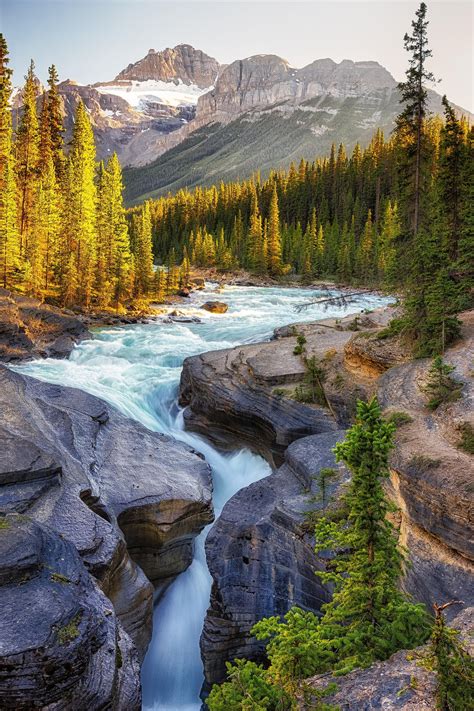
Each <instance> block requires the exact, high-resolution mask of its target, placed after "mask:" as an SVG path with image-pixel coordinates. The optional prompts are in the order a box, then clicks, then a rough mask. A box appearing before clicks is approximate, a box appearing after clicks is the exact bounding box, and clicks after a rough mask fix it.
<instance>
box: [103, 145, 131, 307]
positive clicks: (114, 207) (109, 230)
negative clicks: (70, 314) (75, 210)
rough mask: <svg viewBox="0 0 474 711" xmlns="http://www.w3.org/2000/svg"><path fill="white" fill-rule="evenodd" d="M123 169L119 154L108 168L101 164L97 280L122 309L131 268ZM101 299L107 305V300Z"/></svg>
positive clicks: (113, 157)
mask: <svg viewBox="0 0 474 711" xmlns="http://www.w3.org/2000/svg"><path fill="white" fill-rule="evenodd" d="M122 193H123V184H122V169H121V167H120V163H119V161H118V158H117V155H116V153H114V154H113V155H112V156H111V158H110V159H109V161H108V163H107V167H106V168H105V167H104V165H103V163H101V165H100V166H99V176H98V182H97V263H98V267H97V281H98V284H99V287H98V291H99V292H100V291H101V290H104V289H105V290H106V291H107V292H108V293H109V294H110V300H111V299H113V300H114V302H115V307H116V308H118V306H119V303H120V301H121V299H123V297H124V296H125V295H126V294H127V287H128V282H129V279H128V277H129V270H130V256H131V255H130V240H129V235H128V225H127V220H126V217H125V208H124V205H123V196H122ZM101 301H102V302H103V305H104V306H107V305H108V303H107V300H106V299H104V296H102V299H101Z"/></svg>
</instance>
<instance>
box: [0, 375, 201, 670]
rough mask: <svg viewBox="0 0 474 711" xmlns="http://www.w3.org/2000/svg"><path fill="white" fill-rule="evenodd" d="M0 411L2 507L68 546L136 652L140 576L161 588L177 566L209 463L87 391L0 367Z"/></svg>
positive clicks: (194, 527)
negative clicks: (24, 516) (52, 533)
mask: <svg viewBox="0 0 474 711" xmlns="http://www.w3.org/2000/svg"><path fill="white" fill-rule="evenodd" d="M0 409H1V412H2V420H1V422H0V443H1V445H2V446H1V448H0V503H1V512H3V513H5V512H22V513H27V514H28V516H30V517H31V518H33V519H34V520H35V521H37V522H38V523H40V524H42V525H46V526H48V527H50V528H51V529H53V530H54V531H56V532H57V533H58V534H60V535H61V536H63V537H64V538H65V539H66V540H68V541H70V542H71V543H72V544H74V546H75V548H76V549H77V551H78V552H79V554H80V555H81V558H82V560H83V561H84V564H85V565H86V567H87V569H88V571H89V572H90V573H91V574H92V575H93V576H94V577H95V578H96V579H97V581H98V583H99V585H100V587H101V589H102V590H103V591H104V592H105V594H106V595H107V596H108V597H109V598H110V599H111V601H112V602H113V603H114V606H115V608H116V611H117V615H118V617H119V619H120V620H121V622H122V623H123V626H124V628H125V630H126V631H127V632H128V633H129V635H130V636H131V638H132V640H133V641H134V643H135V644H136V646H137V648H138V650H139V653H140V655H141V656H143V654H144V652H145V650H146V647H147V644H148V641H149V638H150V633H151V616H152V594H153V588H152V585H151V584H150V582H149V580H151V581H152V582H153V583H154V584H155V585H157V586H160V587H161V588H163V587H164V586H166V585H167V584H169V582H170V581H171V580H172V579H173V578H174V577H175V576H176V575H177V574H178V573H180V572H181V571H182V570H184V569H185V568H186V567H187V566H188V565H189V563H190V562H191V559H192V548H193V539H194V537H195V536H196V534H197V533H198V532H199V531H200V530H201V529H202V528H203V527H204V526H205V525H206V524H207V523H209V522H210V521H211V520H212V505H211V478H210V470H209V467H208V465H207V464H206V463H205V462H204V461H203V459H202V458H201V457H200V456H198V455H196V453H195V452H194V451H193V450H191V449H190V448H189V447H187V446H186V445H184V444H182V443H179V442H176V441H174V440H172V439H171V438H169V437H167V436H165V435H161V434H158V433H155V432H151V431H149V430H147V429H146V428H145V427H143V426H142V425H140V424H139V423H138V422H135V421H133V420H129V419H128V418H126V417H124V416H123V415H121V414H120V413H119V412H117V411H116V410H115V409H114V408H113V407H110V406H109V405H107V404H106V403H105V402H103V401H101V400H99V399H98V398H96V397H94V396H92V395H88V394H87V393H84V392H82V391H80V390H75V389H73V388H67V387H62V386H59V385H52V384H49V383H42V382H40V381H37V380H35V379H33V378H30V377H27V376H23V375H20V374H18V373H14V372H12V371H10V370H8V369H7V368H5V367H1V366H0ZM143 571H144V572H145V574H146V575H147V577H148V579H147V578H146V577H145V574H144V572H143Z"/></svg>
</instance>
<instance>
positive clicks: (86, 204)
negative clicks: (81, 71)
mask: <svg viewBox="0 0 474 711" xmlns="http://www.w3.org/2000/svg"><path fill="white" fill-rule="evenodd" d="M64 202H65V205H66V212H65V215H64V230H65V232H66V235H67V240H66V242H65V244H63V249H66V255H68V254H69V253H70V251H72V252H73V254H74V257H75V271H76V274H77V277H76V283H77V285H78V290H77V294H76V298H77V301H78V303H79V304H82V305H84V306H85V308H89V306H90V303H91V299H92V294H93V287H94V279H95V266H96V228H97V225H96V185H95V145H94V136H93V133H92V127H91V124H90V121H89V117H88V116H87V112H86V109H85V107H84V104H83V103H82V101H80V102H79V104H78V106H77V110H76V116H75V122H74V132H73V137H72V145H71V151H70V154H69V175H68V184H67V192H66V195H65V199H64ZM66 259H67V256H66ZM68 271H70V267H68Z"/></svg>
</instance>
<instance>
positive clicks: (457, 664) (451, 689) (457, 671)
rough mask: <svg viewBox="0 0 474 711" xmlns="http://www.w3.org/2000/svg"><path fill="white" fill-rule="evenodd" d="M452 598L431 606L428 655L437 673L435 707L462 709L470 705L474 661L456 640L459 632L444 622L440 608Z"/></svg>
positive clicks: (446, 710)
mask: <svg viewBox="0 0 474 711" xmlns="http://www.w3.org/2000/svg"><path fill="white" fill-rule="evenodd" d="M452 604H455V601H451V602H448V603H445V604H444V605H436V604H435V605H434V609H435V624H434V626H433V632H432V635H431V645H430V647H431V649H430V657H431V660H432V662H433V666H434V669H435V671H436V675H437V689H436V696H437V702H438V703H437V708H438V709H440V710H441V711H465V710H466V709H471V708H474V660H473V658H472V656H471V655H470V654H469V652H468V651H467V650H466V649H465V648H464V647H463V645H462V644H461V643H460V641H459V632H458V631H457V630H455V629H453V628H451V627H449V626H448V625H447V624H446V620H445V618H444V610H445V609H446V608H447V607H449V606H450V605H452Z"/></svg>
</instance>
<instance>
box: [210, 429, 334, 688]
mask: <svg viewBox="0 0 474 711" xmlns="http://www.w3.org/2000/svg"><path fill="white" fill-rule="evenodd" d="M343 437H344V431H340V430H339V431H335V432H330V433H325V434H320V435H314V436H312V437H305V438H303V439H300V440H298V441H297V442H294V443H293V444H292V445H290V446H289V447H288V449H287V450H286V455H285V463H284V464H283V466H281V467H280V468H279V469H278V471H277V472H275V473H274V474H271V475H270V476H269V477H266V478H265V479H261V480H260V481H258V482H255V483H254V484H251V485H250V486H248V487H247V488H245V489H242V490H241V491H239V492H238V493H237V494H235V496H233V497H232V499H230V501H229V502H228V503H227V504H226V506H225V507H224V510H223V511H222V514H221V515H220V517H219V519H218V520H217V522H216V524H215V525H214V526H213V527H212V529H211V531H210V533H209V536H208V538H207V541H206V555H207V561H208V565H209V570H210V572H211V575H212V577H213V585H212V592H211V603H210V607H209V610H208V612H207V615H206V619H205V622H204V629H203V633H202V637H201V650H202V655H203V659H204V671H205V676H206V681H207V682H208V684H212V683H216V682H221V681H223V680H224V678H225V675H226V668H225V662H226V661H229V660H233V659H234V658H235V657H246V658H252V659H259V658H260V657H262V656H263V648H264V645H263V644H262V643H261V642H258V641H257V640H256V639H255V638H254V637H252V635H251V634H250V630H251V628H252V626H253V625H254V624H255V623H256V622H257V621H258V620H260V619H262V617H268V616H271V615H284V614H285V613H286V612H288V610H289V609H290V607H292V606H293V605H298V606H299V607H302V608H304V609H306V610H313V611H318V610H319V609H320V608H321V605H322V604H323V603H324V602H328V600H329V598H330V595H329V592H328V590H327V589H326V588H325V586H324V585H322V583H321V582H320V580H319V579H318V578H317V577H316V576H315V574H314V570H315V569H318V568H320V564H319V563H318V561H317V559H316V556H315V554H314V551H313V545H312V541H311V536H310V535H308V534H307V532H306V531H305V529H304V526H303V524H304V519H305V517H304V512H305V511H307V510H308V509H309V508H310V507H311V506H312V505H311V504H310V497H316V498H318V496H319V500H318V502H317V503H316V504H314V506H316V507H319V508H321V507H324V506H325V505H327V501H328V500H329V499H330V498H331V497H332V496H334V494H335V491H336V490H337V488H338V487H339V486H340V485H341V484H342V483H343V481H344V479H345V472H344V470H343V469H339V470H338V476H337V478H335V479H334V480H333V481H332V482H331V483H329V484H328V486H327V490H325V492H324V497H323V496H321V482H320V481H318V474H319V472H320V471H321V469H322V468H323V467H334V466H335V463H334V455H333V454H332V451H331V450H332V448H333V447H334V445H335V443H336V442H337V441H339V440H341V439H343Z"/></svg>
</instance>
